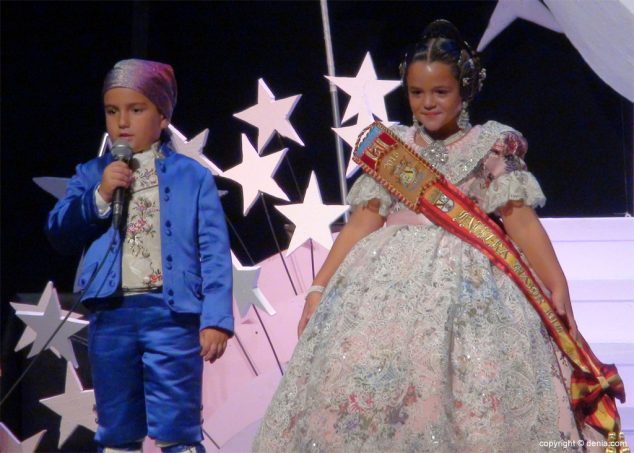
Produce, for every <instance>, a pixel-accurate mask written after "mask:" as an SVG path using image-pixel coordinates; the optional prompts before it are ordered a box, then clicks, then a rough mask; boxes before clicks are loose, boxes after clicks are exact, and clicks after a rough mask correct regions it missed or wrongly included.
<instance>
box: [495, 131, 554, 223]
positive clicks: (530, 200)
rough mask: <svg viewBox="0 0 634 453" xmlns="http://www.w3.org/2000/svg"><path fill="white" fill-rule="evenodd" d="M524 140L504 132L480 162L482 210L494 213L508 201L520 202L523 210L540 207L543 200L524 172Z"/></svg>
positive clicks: (537, 188)
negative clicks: (485, 187) (481, 163)
mask: <svg viewBox="0 0 634 453" xmlns="http://www.w3.org/2000/svg"><path fill="white" fill-rule="evenodd" d="M527 147H528V146H527V143H526V139H524V137H522V136H521V135H520V134H518V133H515V132H505V133H504V134H502V136H501V137H500V138H499V139H498V140H497V142H495V144H494V145H493V147H492V148H491V150H490V151H489V154H488V155H487V156H486V157H485V159H484V173H485V177H486V185H487V189H486V192H485V195H484V200H483V202H482V208H483V209H484V210H485V211H486V212H487V213H491V212H495V211H497V210H498V209H499V208H501V207H503V206H505V205H506V204H507V203H508V202H509V201H517V200H522V201H523V202H524V204H526V205H527V206H531V207H533V208H535V207H542V206H544V204H545V203H546V197H545V196H544V193H543V192H542V189H541V187H540V186H539V183H538V182H537V180H536V179H535V177H534V176H533V174H532V173H530V172H529V171H528V170H527V168H526V163H525V162H524V156H525V155H526V150H527Z"/></svg>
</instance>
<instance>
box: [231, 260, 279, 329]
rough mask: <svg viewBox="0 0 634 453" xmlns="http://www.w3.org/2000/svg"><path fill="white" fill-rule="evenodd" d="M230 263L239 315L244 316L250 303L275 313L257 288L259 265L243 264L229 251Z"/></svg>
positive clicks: (272, 313)
mask: <svg viewBox="0 0 634 453" xmlns="http://www.w3.org/2000/svg"><path fill="white" fill-rule="evenodd" d="M231 265H232V268H233V297H234V299H235V300H236V305H237V306H238V311H239V312H240V316H242V317H243V318H244V317H245V316H246V315H247V312H248V311H249V308H251V305H254V306H256V307H258V308H261V309H262V310H264V311H266V312H267V313H268V314H269V315H271V316H273V315H274V314H275V313H276V311H275V308H273V306H272V305H271V303H270V302H269V301H268V300H267V298H266V296H265V295H264V294H262V291H260V288H258V279H259V278H260V266H243V265H242V263H240V260H238V258H237V257H236V256H235V255H234V254H233V252H231Z"/></svg>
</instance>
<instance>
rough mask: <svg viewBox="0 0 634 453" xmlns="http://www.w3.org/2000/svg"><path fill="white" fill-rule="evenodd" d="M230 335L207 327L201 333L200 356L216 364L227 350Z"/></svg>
mask: <svg viewBox="0 0 634 453" xmlns="http://www.w3.org/2000/svg"><path fill="white" fill-rule="evenodd" d="M228 339H229V335H228V334H227V333H226V332H224V331H222V330H218V329H214V328H213V327H207V328H206V329H203V330H201V331H200V356H201V357H202V358H203V360H209V363H214V362H215V361H216V360H217V359H219V358H220V357H221V356H222V354H224V352H225V349H227V340H228Z"/></svg>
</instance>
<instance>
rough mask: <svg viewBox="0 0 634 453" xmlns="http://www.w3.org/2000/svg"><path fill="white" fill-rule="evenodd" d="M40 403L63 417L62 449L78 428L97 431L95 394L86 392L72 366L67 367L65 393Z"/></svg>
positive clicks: (60, 436) (60, 438) (60, 434)
mask: <svg viewBox="0 0 634 453" xmlns="http://www.w3.org/2000/svg"><path fill="white" fill-rule="evenodd" d="M40 403H42V404H44V405H45V406H46V407H48V408H49V409H51V410H52V411H54V412H56V413H57V414H59V415H60V416H61V417H62V420H61V421H60V425H59V442H58V444H57V447H58V448H60V447H61V446H62V444H63V443H64V442H66V440H67V439H68V438H69V437H70V435H71V434H72V433H73V431H75V429H76V428H77V427H78V426H83V427H84V428H87V429H89V430H90V431H92V432H95V431H97V421H96V418H97V415H96V414H95V412H94V407H95V392H94V390H84V388H83V387H82V385H81V381H80V380H79V378H78V377H77V373H76V372H75V370H74V369H73V367H71V366H70V364H69V365H68V366H67V367H66V385H65V387H64V393H62V394H61V395H57V396H52V397H50V398H45V399H42V400H40Z"/></svg>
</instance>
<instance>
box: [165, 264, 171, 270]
mask: <svg viewBox="0 0 634 453" xmlns="http://www.w3.org/2000/svg"><path fill="white" fill-rule="evenodd" d="M165 267H166V268H167V270H169V271H171V270H172V263H167V266H165Z"/></svg>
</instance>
